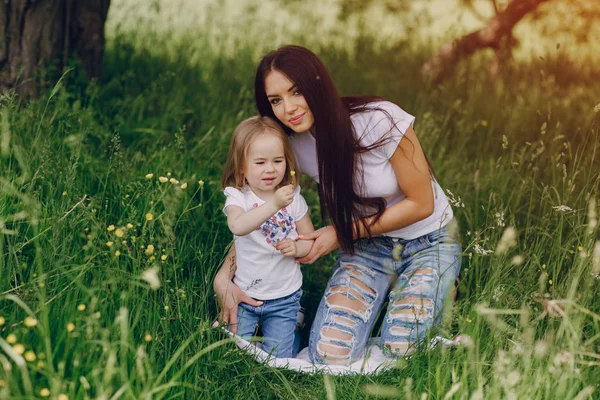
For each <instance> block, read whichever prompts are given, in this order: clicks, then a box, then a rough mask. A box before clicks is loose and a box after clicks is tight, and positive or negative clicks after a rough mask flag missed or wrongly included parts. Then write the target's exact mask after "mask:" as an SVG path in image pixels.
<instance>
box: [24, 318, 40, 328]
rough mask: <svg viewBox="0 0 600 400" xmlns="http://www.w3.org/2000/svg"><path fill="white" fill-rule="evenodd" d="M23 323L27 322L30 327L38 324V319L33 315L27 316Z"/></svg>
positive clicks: (26, 324)
mask: <svg viewBox="0 0 600 400" xmlns="http://www.w3.org/2000/svg"><path fill="white" fill-rule="evenodd" d="M23 323H24V324H25V326H26V327H28V328H33V327H34V326H36V325H37V323H38V322H37V319H35V318H31V317H26V318H25V320H24V321H23Z"/></svg>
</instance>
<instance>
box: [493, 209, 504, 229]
mask: <svg viewBox="0 0 600 400" xmlns="http://www.w3.org/2000/svg"><path fill="white" fill-rule="evenodd" d="M494 217H495V218H496V225H498V226H499V227H502V228H504V211H500V212H497V213H496V214H494Z"/></svg>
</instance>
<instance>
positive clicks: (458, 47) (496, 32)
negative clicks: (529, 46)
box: [422, 0, 549, 83]
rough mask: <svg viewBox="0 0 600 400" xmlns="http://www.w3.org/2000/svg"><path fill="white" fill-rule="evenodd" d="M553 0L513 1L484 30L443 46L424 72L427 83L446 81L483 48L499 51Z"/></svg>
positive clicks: (424, 66) (425, 67) (424, 68)
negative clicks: (516, 28) (528, 17)
mask: <svg viewBox="0 0 600 400" xmlns="http://www.w3.org/2000/svg"><path fill="white" fill-rule="evenodd" d="M546 1H549V0H512V1H511V2H510V3H509V4H508V6H506V9H505V10H503V11H501V12H499V13H497V14H496V15H495V16H494V17H493V18H492V19H490V20H489V22H488V23H487V24H486V25H485V26H484V27H483V28H481V29H479V30H477V31H475V32H472V33H469V34H468V35H465V36H463V37H461V38H459V39H457V40H454V41H453V42H452V43H447V44H446V45H444V46H442V48H441V49H440V51H439V52H438V53H437V54H436V55H434V56H433V57H431V58H430V59H429V60H428V61H427V62H426V63H425V64H424V65H423V68H422V73H423V75H424V76H425V78H426V79H428V80H429V81H431V82H433V83H439V82H441V81H443V80H444V79H445V78H446V77H448V75H449V74H450V72H451V71H452V70H453V68H454V66H455V65H456V63H457V62H458V61H459V60H460V59H461V58H464V57H467V56H470V55H471V54H473V53H475V52H476V51H478V50H480V49H483V48H493V49H498V48H499V47H500V43H501V41H502V39H503V38H504V37H505V36H507V35H510V34H511V33H512V30H513V28H514V26H515V25H516V24H517V23H518V22H519V21H520V20H521V19H523V17H524V16H525V15H527V14H528V13H529V12H531V11H533V10H535V9H536V8H537V7H538V6H539V5H540V4H541V3H544V2H546Z"/></svg>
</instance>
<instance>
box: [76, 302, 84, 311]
mask: <svg viewBox="0 0 600 400" xmlns="http://www.w3.org/2000/svg"><path fill="white" fill-rule="evenodd" d="M85 309H86V305H85V304H83V303H82V304H80V305H78V306H77V310H78V311H85Z"/></svg>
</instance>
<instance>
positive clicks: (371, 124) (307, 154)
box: [290, 101, 453, 239]
mask: <svg viewBox="0 0 600 400" xmlns="http://www.w3.org/2000/svg"><path fill="white" fill-rule="evenodd" d="M368 106H369V107H372V108H380V109H382V110H385V111H386V112H387V113H388V114H389V116H388V115H386V113H384V112H383V111H380V110H370V111H365V112H361V113H356V114H354V115H352V116H351V119H352V123H353V124H354V130H355V132H356V135H357V139H358V140H359V143H360V144H361V145H362V146H365V147H367V146H370V145H373V144H375V143H378V141H380V140H382V138H384V139H383V142H382V144H381V145H380V146H377V147H376V148H374V149H372V150H369V151H366V152H364V153H361V154H359V155H358V157H359V162H358V163H357V168H358V171H357V173H356V174H355V178H356V179H355V184H356V188H357V191H358V193H359V194H360V195H361V196H362V197H383V198H384V199H385V200H386V203H387V207H390V206H392V205H394V204H396V203H398V202H400V201H402V200H403V199H404V198H405V195H404V193H403V192H402V190H400V187H399V186H398V181H397V180H396V174H395V173H394V169H393V168H392V165H391V163H390V161H389V160H390V158H391V157H392V155H393V154H394V152H395V151H396V149H397V148H398V144H399V143H400V140H402V138H403V137H404V134H405V133H406V130H407V129H408V128H409V127H410V126H412V125H413V124H414V121H415V117H413V116H412V115H410V114H408V113H407V112H406V111H404V110H403V109H401V108H400V107H398V106H397V105H396V104H394V103H392V102H389V101H379V102H374V103H370V104H369V105H368ZM390 116H391V117H392V119H393V121H394V122H393V123H392V122H391V121H390V118H389V117H390ZM290 142H291V144H292V148H293V150H294V153H295V155H296V162H297V168H298V170H300V171H301V172H303V173H305V174H307V175H309V176H310V177H311V178H313V179H314V180H315V181H317V182H319V172H318V163H317V149H316V140H315V138H314V137H313V136H312V135H311V134H310V132H302V133H294V134H293V135H292V136H291V137H290ZM335 151H336V150H335V149H331V156H332V157H335ZM363 177H364V179H362V178H363ZM431 187H432V190H433V197H434V202H435V203H434V210H433V213H432V214H431V215H430V216H429V217H427V218H425V219H423V220H421V221H417V222H415V223H414V224H412V225H409V226H407V227H404V228H401V229H397V230H395V231H392V232H387V233H386V234H385V236H391V237H398V238H402V239H416V238H418V237H420V236H423V235H426V234H428V233H431V232H433V231H435V230H438V229H440V228H441V227H443V226H445V225H446V224H448V222H450V220H451V219H452V217H453V213H452V208H451V207H450V204H449V202H448V198H447V197H446V195H445V194H444V192H443V190H442V188H441V187H440V185H439V184H438V183H437V181H436V180H435V179H433V178H432V179H431Z"/></svg>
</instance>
